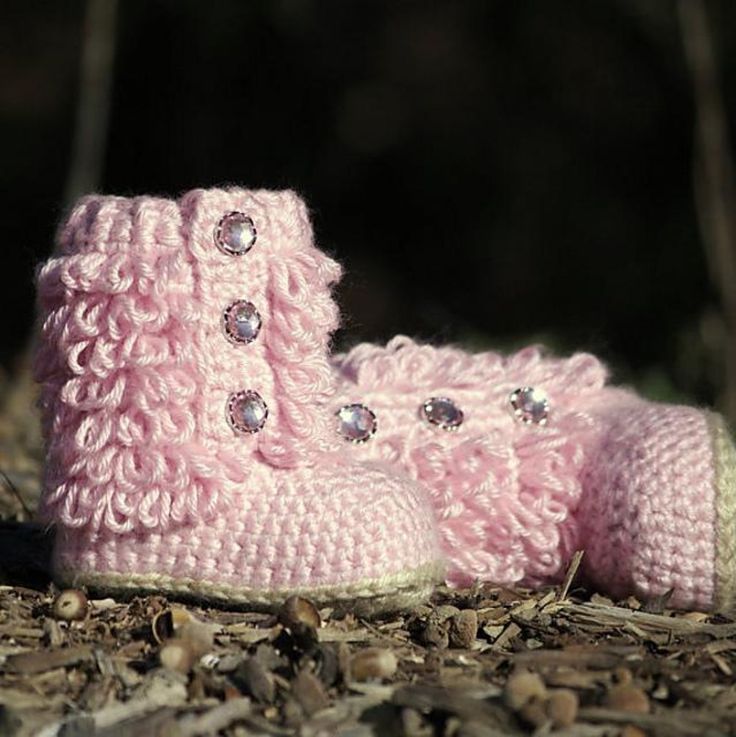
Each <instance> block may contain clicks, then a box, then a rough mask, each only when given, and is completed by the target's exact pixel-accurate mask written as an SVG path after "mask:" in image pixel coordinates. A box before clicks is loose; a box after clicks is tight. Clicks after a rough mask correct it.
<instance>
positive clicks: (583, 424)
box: [336, 336, 606, 584]
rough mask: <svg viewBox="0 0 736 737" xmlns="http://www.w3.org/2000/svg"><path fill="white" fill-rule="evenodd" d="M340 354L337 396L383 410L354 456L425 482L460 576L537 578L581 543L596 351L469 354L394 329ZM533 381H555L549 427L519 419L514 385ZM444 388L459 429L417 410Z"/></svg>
mask: <svg viewBox="0 0 736 737" xmlns="http://www.w3.org/2000/svg"><path fill="white" fill-rule="evenodd" d="M336 363H337V364H338V366H339V368H340V371H341V373H342V376H343V377H344V382H343V384H342V385H341V388H340V392H339V397H340V403H342V402H344V403H349V402H364V403H365V404H367V405H368V406H369V407H370V408H371V409H373V411H375V412H376V414H377V416H378V426H379V430H378V433H377V434H376V436H375V437H374V438H372V439H371V440H370V441H369V442H367V443H365V444H363V445H360V446H356V448H355V452H356V455H357V456H358V457H361V458H381V459H383V460H386V461H390V462H392V463H395V464H398V465H399V466H400V467H401V468H403V469H404V470H406V471H407V472H408V473H409V475H410V476H412V478H415V479H417V480H419V481H421V482H423V483H424V484H426V485H427V487H428V488H429V490H430V494H431V497H432V500H433V503H434V505H435V511H436V513H437V515H438V518H439V520H440V534H441V536H442V539H443V544H444V547H445V551H446V553H447V556H448V558H449V560H450V564H451V568H450V572H449V580H450V581H451V582H452V583H455V584H467V583H470V582H471V581H472V580H474V579H476V578H479V579H482V580H490V581H496V582H499V583H507V584H510V583H518V582H520V581H523V582H525V583H529V584H538V583H541V582H544V581H548V580H550V579H551V578H554V577H555V576H556V575H558V574H559V571H560V570H561V568H562V567H563V565H564V561H566V560H567V559H568V558H569V556H570V554H571V553H572V552H573V551H574V550H575V546H576V543H577V536H576V529H577V528H576V525H575V520H574V519H573V517H572V514H571V510H573V509H575V508H576V506H577V504H578V502H579V500H580V497H581V495H582V484H581V481H580V474H581V471H582V467H583V462H584V459H585V452H584V450H585V446H586V445H587V444H588V443H589V442H590V441H591V426H592V425H593V424H594V420H593V418H592V417H590V416H589V415H587V414H585V413H584V412H581V411H579V409H578V403H579V397H580V394H581V393H582V394H590V393H594V392H598V391H600V389H601V387H602V386H603V384H604V382H605V378H606V373H605V370H604V368H603V366H602V365H601V364H600V363H599V362H598V361H597V360H596V359H595V358H594V357H593V356H590V355H586V354H578V355H576V356H573V357H572V358H570V359H568V360H564V361H563V360H550V359H544V358H543V357H542V353H541V351H540V350H539V349H538V348H527V349H525V350H523V351H520V352H519V353H517V354H515V355H512V356H509V357H507V358H505V357H503V356H501V355H500V354H498V353H490V352H488V353H478V354H475V355H472V354H469V353H466V352H464V351H461V350H459V349H456V348H452V347H443V348H435V347H433V346H429V345H419V344H417V343H415V342H414V341H412V340H411V339H409V338H406V337H404V336H398V337H396V338H394V339H393V340H392V341H390V342H389V344H388V345H387V346H386V348H385V349H383V348H379V347H377V346H372V345H368V344H363V345H360V346H357V347H356V348H354V349H353V350H352V351H351V352H350V353H349V354H347V355H346V356H342V357H337V358H336ZM526 385H532V386H543V387H544V388H545V390H546V391H547V393H548V395H549V397H550V401H551V403H552V406H553V407H554V408H555V409H554V411H555V415H554V422H552V423H550V424H549V426H548V427H545V428H543V429H542V428H536V427H530V426H526V425H522V424H520V423H519V422H518V421H517V420H516V419H515V418H514V416H513V414H512V413H511V412H510V411H509V405H508V397H509V394H510V393H511V392H512V391H514V390H515V389H517V388H519V387H520V386H526ZM443 396H446V397H449V398H451V399H452V400H453V401H454V402H455V403H456V404H457V405H458V406H459V407H460V408H461V409H462V410H463V411H464V412H465V420H464V422H463V425H462V427H461V428H460V429H459V431H458V432H447V431H443V430H441V429H438V428H435V427H432V426H430V425H428V424H427V423H426V422H423V421H422V420H420V418H419V411H418V410H419V407H420V406H421V405H422V404H423V403H424V401H425V400H427V399H429V398H431V397H443Z"/></svg>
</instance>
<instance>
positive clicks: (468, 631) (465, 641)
mask: <svg viewBox="0 0 736 737" xmlns="http://www.w3.org/2000/svg"><path fill="white" fill-rule="evenodd" d="M477 633H478V613H477V612H476V611H475V609H463V610H462V611H461V612H458V613H457V614H455V615H453V617H452V618H451V619H450V645H451V646H452V647H456V648H461V649H463V650H469V649H470V648H471V647H472V645H473V643H474V642H475V636H476V634H477Z"/></svg>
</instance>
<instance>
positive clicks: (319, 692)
mask: <svg viewBox="0 0 736 737" xmlns="http://www.w3.org/2000/svg"><path fill="white" fill-rule="evenodd" d="M21 375H22V376H26V374H25V373H22V374H21ZM2 394H3V396H4V403H3V410H2V412H0V469H2V472H3V476H2V479H0V481H1V482H2V483H0V735H36V734H39V735H49V736H50V735H64V736H65V737H69V736H71V735H73V736H75V737H84V736H86V735H106V736H108V735H130V736H131V737H133V736H134V735H135V736H136V737H137V736H139V735H141V736H147V735H162V736H164V735H165V736H166V737H169V736H170V737H185V736H193V735H214V734H222V735H233V736H235V735H304V736H305V737H311V736H314V737H317V736H318V735H319V736H321V735H343V736H345V737H363V736H364V735H365V736H366V737H368V735H376V736H379V737H382V736H383V735H402V734H403V735H409V736H410V737H430V736H432V735H448V736H450V735H457V736H458V737H497V736H499V735H529V734H536V735H545V734H555V735H560V737H562V736H563V735H565V736H568V737H573V736H574V737H598V736H603V735H611V736H613V735H625V737H641V735H659V736H661V737H670V736H673V737H678V736H680V735H693V736H701V735H702V736H713V737H715V735H731V734H736V684H735V683H734V675H733V673H734V669H736V620H734V619H731V618H726V617H723V616H709V615H708V614H705V613H701V612H688V613H683V612H673V611H670V610H669V609H668V608H667V602H666V601H665V600H661V601H655V602H649V603H648V604H647V605H643V604H642V603H640V602H638V601H636V600H634V599H628V600H626V601H623V602H613V601H610V600H609V599H606V598H605V597H602V596H600V595H598V594H596V593H595V592H590V591H586V590H584V589H582V588H580V587H579V585H578V582H577V580H576V577H575V573H576V570H577V565H578V563H579V559H576V560H575V561H574V562H573V564H572V566H571V569H570V571H569V573H568V577H567V579H566V581H565V582H564V584H563V585H561V586H559V587H557V588H554V589H549V590H545V591H535V592H531V591H526V590H508V589H504V588H497V587H493V586H478V587H476V588H472V589H467V590H449V589H442V590H439V591H437V593H436V595H435V596H434V598H433V600H432V602H431V603H430V604H428V605H427V606H424V607H419V608H418V609H416V610H414V611H411V612H404V613H401V614H397V615H395V616H390V617H385V618H383V619H379V620H377V621H363V620H360V619H357V618H355V617H352V616H350V615H347V616H344V615H340V616H337V615H336V614H335V613H334V612H331V611H330V610H322V611H320V612H317V610H316V609H315V608H314V607H313V606H312V605H311V604H310V602H308V601H305V600H300V599H295V600H292V601H290V602H288V605H286V606H285V607H284V608H283V609H282V610H281V611H280V612H279V613H277V614H263V613H257V612H248V611H227V610H223V609H216V608H201V607H199V606H194V605H192V604H181V603H177V602H172V601H167V600H166V599H165V598H163V597H160V596H149V597H141V598H136V599H132V600H130V601H118V600H115V599H111V598H95V596H94V594H93V593H92V592H78V591H73V592H59V591H58V590H57V589H55V588H54V586H53V584H52V583H51V582H50V581H49V579H48V574H47V560H48V554H49V544H50V543H49V536H48V535H47V534H46V533H45V532H44V530H42V529H41V528H40V527H38V526H37V525H34V524H33V523H32V521H31V520H32V513H33V508H34V506H35V504H36V502H37V498H38V489H39V475H40V468H41V452H40V443H39V440H38V430H37V423H36V418H35V414H34V412H33V411H32V410H31V409H30V406H31V405H32V389H31V387H30V382H29V381H28V380H27V378H25V379H23V380H21V381H16V382H14V383H9V382H6V383H5V385H4V389H3V392H2ZM85 593H88V594H89V596H88V597H87V596H85Z"/></svg>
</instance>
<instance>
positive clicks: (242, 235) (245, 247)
mask: <svg viewBox="0 0 736 737" xmlns="http://www.w3.org/2000/svg"><path fill="white" fill-rule="evenodd" d="M255 242H256V226H255V224H254V223H253V220H252V219H251V218H249V217H248V216H247V215H245V214H243V213H242V212H229V213H228V214H227V215H225V216H224V217H223V218H222V219H221V220H220V222H219V223H218V224H217V227H216V228H215V243H216V244H217V247H218V248H219V249H220V250H221V251H223V252H224V253H227V254H229V255H230V256H242V255H243V254H244V253H248V251H250V249H251V248H253V244H254V243H255Z"/></svg>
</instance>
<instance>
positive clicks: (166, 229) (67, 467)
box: [35, 189, 440, 589]
mask: <svg viewBox="0 0 736 737" xmlns="http://www.w3.org/2000/svg"><path fill="white" fill-rule="evenodd" d="M232 211H240V212H243V213H246V214H247V215H248V216H249V217H251V218H252V219H253V221H254V223H255V225H256V229H257V240H256V243H255V245H254V246H253V248H252V249H251V250H250V251H249V252H248V253H246V254H244V255H241V256H233V255H229V254H226V253H223V252H222V251H221V250H220V249H219V248H217V247H216V245H215V243H214V235H213V234H214V233H215V229H216V227H217V225H218V223H219V221H220V219H221V218H222V217H223V216H224V215H226V214H228V213H230V212H232ZM339 276H340V267H339V266H338V264H336V263H335V262H334V261H332V260H331V259H329V258H328V257H327V256H325V255H324V254H323V253H321V252H320V251H319V250H318V249H317V248H316V247H315V246H314V244H313V240H312V230H311V226H310V223H309V218H308V215H307V211H306V208H305V206H304V204H303V203H302V202H301V200H299V198H298V197H296V196H295V195H294V194H293V193H292V192H267V191H247V190H242V189H228V190H194V191H192V192H189V193H188V194H186V195H184V196H183V197H182V198H181V199H180V200H179V201H178V202H175V201H170V200H165V199H156V198H151V197H138V198H134V199H126V198H122V197H105V196H97V195H93V196H90V197H86V198H84V199H83V200H81V201H80V203H79V204H78V205H77V206H76V207H75V209H74V210H73V212H72V213H71V215H70V216H69V219H68V221H67V223H66V224H65V225H64V226H63V227H62V229H61V231H60V233H59V237H58V253H57V255H55V256H54V257H53V258H51V259H50V260H49V261H48V263H46V264H45V265H44V266H43V267H42V268H41V269H40V271H39V273H38V295H39V308H40V313H41V315H42V320H43V324H42V338H41V342H40V345H39V349H38V352H37V355H36V359H35V373H36V378H37V379H38V380H39V381H40V382H41V383H42V385H43V387H42V399H41V405H42V409H43V428H44V434H45V438H46V443H47V467H46V476H45V482H44V494H43V499H42V504H41V514H42V516H43V517H44V518H45V519H47V520H50V521H53V522H55V523H56V524H57V526H58V527H59V529H60V533H59V538H58V545H57V551H56V564H57V568H58V569H59V570H60V571H70V572H71V573H72V574H73V575H79V574H80V573H81V574H87V573H89V574H93V573H94V574H95V575H98V574H101V573H105V572H109V573H111V574H115V575H119V574H132V573H134V572H135V573H138V574H142V573H151V574H152V575H153V574H156V575H160V574H165V575H168V576H172V577H174V578H176V579H193V580H196V581H204V582H206V583H207V585H221V584H227V585H240V586H241V587H243V588H248V589H252V588H253V587H256V588H258V587H274V586H284V587H299V586H301V587H305V586H315V585H319V586H325V585H338V584H339V585H343V584H346V583H351V582H358V581H361V582H362V581H372V580H373V579H375V578H381V579H383V580H388V578H389V577H390V576H391V575H393V574H397V573H402V572H405V571H407V570H410V569H411V570H413V569H417V568H421V567H422V566H425V565H430V564H431V565H435V564H436V562H437V561H438V559H439V557H440V555H439V551H438V547H437V539H436V528H435V524H434V522H433V520H432V516H431V511H430V508H429V505H428V503H427V500H426V496H425V494H424V492H423V491H422V490H420V489H419V488H418V487H416V486H415V485H414V484H413V483H412V482H410V481H409V480H408V479H404V478H398V477H396V476H394V475H391V474H389V473H387V472H385V471H381V470H379V469H377V468H375V467H371V466H366V465H365V464H357V463H355V462H353V461H350V460H346V459H344V458H342V457H339V456H338V453H337V452H336V450H339V448H338V446H337V445H336V443H337V441H338V438H336V436H335V433H334V429H333V427H332V417H331V416H330V415H329V414H328V413H327V412H326V410H325V406H326V405H327V404H328V403H329V402H330V398H331V397H332V395H333V394H334V390H335V377H334V373H333V371H332V369H331V367H330V364H329V362H328V359H327V349H328V342H329V339H330V333H331V332H332V331H333V330H334V329H335V327H336V326H337V321H338V312H337V309H336V307H335V304H334V302H333V301H332V299H331V296H330V285H331V284H332V283H333V282H334V281H336V280H337V279H338V278H339ZM238 299H247V300H249V301H250V302H252V303H253V304H254V305H256V307H257V309H258V310H259V312H260V314H261V316H262V328H261V331H260V334H259V336H258V337H257V339H256V340H255V341H253V342H252V343H250V344H248V345H234V344H233V343H231V342H230V341H228V340H227V339H226V336H225V334H224V329H223V311H224V309H225V308H226V307H227V306H228V305H229V304H230V303H232V302H234V301H235V300H238ZM245 389H248V390H254V391H257V392H258V393H259V394H260V396H261V397H263V399H264V400H265V401H266V403H267V405H268V409H269V416H268V418H267V422H266V424H265V426H264V428H263V429H262V430H261V431H260V432H258V433H255V434H253V435H247V436H243V435H238V434H236V433H235V432H234V431H233V429H232V427H231V426H230V424H229V422H228V420H227V416H226V405H227V401H228V397H229V396H230V395H231V394H232V393H233V392H237V391H240V390H245Z"/></svg>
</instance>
